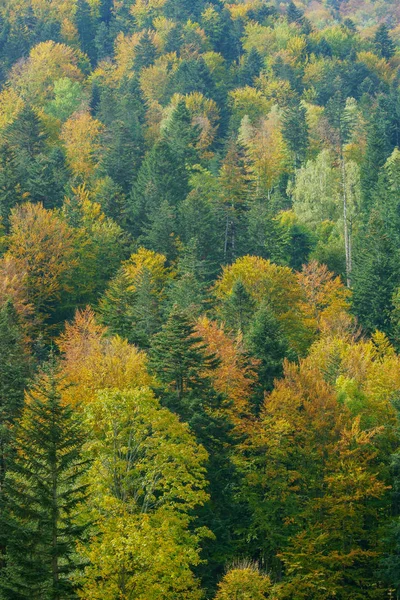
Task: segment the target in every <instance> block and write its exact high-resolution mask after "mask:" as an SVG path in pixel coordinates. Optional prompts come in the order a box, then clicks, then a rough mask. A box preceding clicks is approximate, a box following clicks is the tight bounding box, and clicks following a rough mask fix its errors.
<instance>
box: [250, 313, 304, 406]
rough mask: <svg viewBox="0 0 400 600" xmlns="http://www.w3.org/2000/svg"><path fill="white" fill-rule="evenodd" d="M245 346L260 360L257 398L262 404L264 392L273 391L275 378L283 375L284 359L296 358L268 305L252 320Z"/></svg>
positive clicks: (258, 402)
mask: <svg viewBox="0 0 400 600" xmlns="http://www.w3.org/2000/svg"><path fill="white" fill-rule="evenodd" d="M245 347H246V349H247V351H248V352H249V353H250V354H251V356H253V357H254V358H256V359H257V360H258V361H259V365H258V367H257V373H258V384H259V385H258V386H257V387H258V390H257V392H258V393H256V400H257V404H258V405H260V404H261V403H262V401H263V399H264V393H265V392H271V391H272V389H273V387H274V381H275V379H277V378H278V377H281V376H282V374H283V361H284V359H285V358H293V359H294V358H295V356H294V354H293V353H291V352H290V350H289V346H288V342H287V340H286V338H285V336H284V334H283V333H282V330H281V327H280V325H279V321H278V320H277V318H276V317H275V315H274V314H273V312H272V311H271V310H270V309H269V307H268V305H261V307H260V308H259V309H258V310H257V312H256V313H255V315H254V317H253V319H252V320H251V321H250V324H249V327H248V331H247V334H246V336H245Z"/></svg>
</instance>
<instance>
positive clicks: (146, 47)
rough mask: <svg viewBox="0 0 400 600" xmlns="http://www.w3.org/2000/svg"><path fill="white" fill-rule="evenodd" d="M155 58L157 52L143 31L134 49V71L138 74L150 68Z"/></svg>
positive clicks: (148, 36) (147, 34)
mask: <svg viewBox="0 0 400 600" xmlns="http://www.w3.org/2000/svg"><path fill="white" fill-rule="evenodd" d="M156 58H157V50H156V47H155V45H154V43H153V40H152V39H151V37H150V35H149V33H148V32H147V31H145V32H144V33H143V35H142V36H141V38H140V42H139V44H138V45H137V46H136V48H135V62H134V66H135V70H136V71H137V72H138V73H139V72H140V71H141V70H142V69H146V68H147V67H150V66H151V65H152V64H153V63H154V61H155V59H156Z"/></svg>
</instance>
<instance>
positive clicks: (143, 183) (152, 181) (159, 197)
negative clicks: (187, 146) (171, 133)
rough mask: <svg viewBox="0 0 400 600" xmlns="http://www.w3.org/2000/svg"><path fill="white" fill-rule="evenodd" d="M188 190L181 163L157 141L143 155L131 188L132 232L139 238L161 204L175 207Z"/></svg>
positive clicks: (130, 217) (166, 144)
mask: <svg viewBox="0 0 400 600" xmlns="http://www.w3.org/2000/svg"><path fill="white" fill-rule="evenodd" d="M188 191H189V183H188V173H187V171H186V169H185V164H184V162H183V161H181V160H177V157H176V155H175V153H174V152H173V151H172V149H171V147H170V145H169V143H167V142H166V141H165V140H163V139H161V140H160V141H159V142H157V143H156V144H154V146H153V148H152V149H151V150H150V151H149V152H148V153H147V154H146V156H145V159H144V161H143V164H142V166H141V167H140V170H139V173H138V177H137V180H136V182H135V184H134V186H133V189H132V194H131V197H130V201H129V205H128V216H129V221H130V223H131V230H132V233H133V234H134V235H136V236H138V235H140V234H141V233H142V232H143V231H144V230H145V228H146V227H148V226H149V224H150V223H151V222H152V220H154V219H155V218H156V217H157V213H158V212H159V209H160V207H161V205H162V204H163V202H167V203H168V204H169V205H171V206H176V204H177V203H178V202H179V201H181V200H183V199H184V198H185V196H186V194H187V193H188ZM157 250H159V249H158V248H157Z"/></svg>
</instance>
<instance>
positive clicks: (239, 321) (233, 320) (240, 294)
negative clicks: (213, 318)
mask: <svg viewBox="0 0 400 600" xmlns="http://www.w3.org/2000/svg"><path fill="white" fill-rule="evenodd" d="M255 310H256V304H255V301H254V300H253V298H252V297H251V296H250V294H249V293H248V291H247V290H246V287H245V286H244V284H243V282H242V281H241V280H240V279H239V280H238V281H236V282H235V283H234V285H233V288H232V292H231V294H229V296H228V297H227V298H226V300H225V301H224V304H223V306H222V307H221V315H222V318H223V320H224V321H225V322H226V324H227V325H228V327H231V328H232V329H233V330H234V331H235V332H241V333H245V332H246V331H247V328H248V325H249V323H250V320H251V318H252V317H253V315H254V312H255Z"/></svg>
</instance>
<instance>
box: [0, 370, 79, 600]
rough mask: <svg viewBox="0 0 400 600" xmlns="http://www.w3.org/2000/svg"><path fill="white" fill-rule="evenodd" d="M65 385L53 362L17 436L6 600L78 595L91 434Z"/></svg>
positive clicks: (3, 582)
mask: <svg viewBox="0 0 400 600" xmlns="http://www.w3.org/2000/svg"><path fill="white" fill-rule="evenodd" d="M61 387H62V381H61V379H60V376H59V375H57V372H56V370H55V368H54V367H48V368H47V370H46V371H45V372H44V373H43V375H42V377H41V378H40V379H39V380H38V382H37V383H36V385H35V386H34V387H33V388H32V389H31V390H30V391H29V392H28V393H27V396H26V402H25V406H24V409H23V413H22V416H21V419H20V421H19V422H18V424H17V426H16V427H15V431H14V434H13V447H14V448H15V452H14V453H13V455H12V458H11V460H10V461H9V465H8V470H7V475H6V479H5V484H4V490H3V495H2V505H3V506H2V511H1V512H2V516H1V521H2V523H1V527H0V531H1V534H0V536H1V542H2V545H3V546H5V548H6V551H5V556H4V566H3V568H2V570H1V573H0V589H1V597H2V598H4V599H5V600H6V599H10V600H11V599H12V600H25V599H28V598H30V599H31V600H63V599H66V598H72V597H74V585H73V582H72V579H71V575H73V573H74V571H76V569H77V568H79V563H78V562H77V558H76V549H75V545H76V543H77V542H78V541H79V540H80V539H82V535H83V532H84V530H85V524H84V520H83V519H82V517H81V511H82V509H81V507H80V504H81V503H82V502H83V501H84V500H85V497H86V485H85V484H84V483H83V482H82V476H83V475H84V473H85V471H86V468H87V461H86V460H85V459H84V458H83V457H82V447H83V444H84V443H85V441H86V435H85V433H84V431H83V428H82V425H81V423H80V419H79V413H77V412H76V410H74V409H73V408H72V407H71V406H69V405H67V404H64V403H63V401H62V397H61V391H60V389H61Z"/></svg>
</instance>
